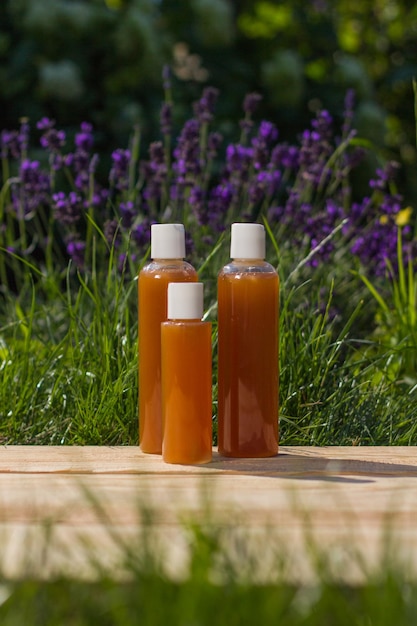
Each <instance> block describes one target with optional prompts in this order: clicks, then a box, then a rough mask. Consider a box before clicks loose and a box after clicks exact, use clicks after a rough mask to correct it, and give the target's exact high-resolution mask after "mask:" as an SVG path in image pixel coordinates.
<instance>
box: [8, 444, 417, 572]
mask: <svg viewBox="0 0 417 626" xmlns="http://www.w3.org/2000/svg"><path fill="white" fill-rule="evenodd" d="M416 478H417V454H416V448H414V447H369V448H368V447H323V448H313V447H282V448H281V449H280V452H279V454H278V456H276V457H272V458H269V459H259V460H258V459H256V460H251V459H226V458H223V457H221V456H219V455H218V453H217V450H213V461H212V462H211V463H209V464H207V465H201V466H182V465H168V464H165V463H164V462H163V461H162V459H161V457H159V456H156V455H146V454H143V453H142V452H141V451H140V450H139V448H137V447H122V446H120V447H94V446H86V447H78V446H75V447H72V446H71V447H65V446H62V447H60V446H51V447H49V446H45V447H42V446H40V447H37V446H7V447H2V448H0V566H1V567H2V569H3V572H4V573H5V574H6V575H7V576H9V577H21V576H27V575H36V576H53V575H55V574H58V573H62V572H64V573H67V574H69V575H75V576H87V577H91V576H94V575H96V574H97V565H100V566H102V567H106V568H110V569H111V571H112V573H118V575H121V576H123V575H125V573H126V572H125V569H124V566H123V563H122V561H123V558H124V556H125V549H126V548H133V547H134V549H135V551H140V550H141V549H142V547H143V533H144V532H145V531H146V532H147V536H148V535H149V534H151V535H152V541H153V542H155V545H156V546H157V547H155V550H158V551H159V552H160V554H161V559H162V561H163V563H164V567H165V568H166V571H167V573H168V574H169V575H171V576H174V577H175V576H177V577H181V576H184V575H185V574H186V572H187V562H188V557H189V551H190V542H191V543H192V531H190V528H192V526H191V524H192V523H196V522H198V523H199V524H200V525H204V527H206V528H207V529H209V530H210V529H211V530H210V532H213V529H216V532H217V533H218V535H219V537H220V540H221V542H222V545H223V549H224V552H225V553H226V552H227V553H228V554H229V553H230V554H229V558H230V559H235V561H236V564H237V565H236V567H237V569H238V571H239V572H241V573H242V575H244V574H245V571H246V569H245V567H249V565H248V564H249V563H250V568H251V573H252V574H253V573H255V574H256V576H258V577H259V579H260V580H267V579H270V578H271V576H276V567H277V563H278V562H280V563H281V562H282V561H283V562H285V568H284V569H285V577H286V578H290V579H293V578H295V579H297V580H300V579H301V580H307V581H310V580H311V579H313V578H314V577H315V576H317V566H316V565H315V561H316V560H317V558H318V557H320V558H322V559H324V560H325V561H326V563H327V567H329V568H330V570H331V572H332V573H333V575H335V576H338V577H341V578H343V579H345V580H347V581H349V582H357V581H359V580H361V579H363V577H364V575H365V574H366V572H367V570H372V571H374V570H377V569H378V567H379V565H380V563H381V561H382V559H384V558H387V559H389V560H390V562H391V563H392V565H396V564H397V562H398V563H399V565H400V566H401V567H402V568H403V569H404V571H406V572H407V574H408V575H410V576H414V575H416V574H417V480H416ZM150 530H151V533H149V531H150ZM190 533H191V534H190ZM148 539H149V537H148ZM243 540H244V543H245V545H246V552H245V551H243V552H244V554H243V555H242V550H241V549H240V548H239V546H242V541H243ZM239 542H240V543H239ZM239 550H240V552H239ZM249 553H250V555H251V557H250V558H249V557H248V554H249ZM322 567H323V566H322Z"/></svg>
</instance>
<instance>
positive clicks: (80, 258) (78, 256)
mask: <svg viewBox="0 0 417 626" xmlns="http://www.w3.org/2000/svg"><path fill="white" fill-rule="evenodd" d="M67 253H68V255H69V256H70V257H71V259H72V260H73V261H74V263H75V265H76V267H78V268H80V269H82V268H83V267H84V255H85V243H84V241H80V240H79V239H69V240H68V241H67Z"/></svg>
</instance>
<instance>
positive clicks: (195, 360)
mask: <svg viewBox="0 0 417 626" xmlns="http://www.w3.org/2000/svg"><path fill="white" fill-rule="evenodd" d="M202 316H203V283H171V284H170V285H168V321H167V322H164V323H163V324H162V325H161V348H162V351H161V354H162V416H163V443H162V458H163V460H164V461H165V462H166V463H184V464H188V463H190V464H194V463H208V462H209V461H211V458H212V365H211V357H212V350H211V323H210V322H204V321H202V320H201V318H202Z"/></svg>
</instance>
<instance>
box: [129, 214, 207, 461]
mask: <svg viewBox="0 0 417 626" xmlns="http://www.w3.org/2000/svg"><path fill="white" fill-rule="evenodd" d="M184 257H185V229H184V226H183V224H152V225H151V259H152V260H151V262H150V263H148V264H147V265H146V266H145V267H144V268H143V269H142V270H141V271H140V273H139V277H138V316H139V317H138V322H139V330H138V352H139V403H138V404H139V443H140V447H141V450H142V451H143V452H148V453H151V454H161V453H162V408H161V323H162V322H164V321H166V319H167V288H168V283H172V282H180V281H181V282H196V281H197V272H196V270H195V269H194V268H193V267H192V266H191V265H190V264H189V263H187V262H186V261H184Z"/></svg>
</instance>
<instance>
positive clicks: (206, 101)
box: [193, 87, 219, 124]
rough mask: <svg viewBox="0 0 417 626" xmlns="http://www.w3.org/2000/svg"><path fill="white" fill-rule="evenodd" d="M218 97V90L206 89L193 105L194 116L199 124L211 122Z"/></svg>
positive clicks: (213, 88)
mask: <svg viewBox="0 0 417 626" xmlns="http://www.w3.org/2000/svg"><path fill="white" fill-rule="evenodd" d="M218 96H219V90H218V89H216V88H215V87H206V88H205V89H204V91H203V95H202V96H201V98H200V100H198V102H195V103H194V105H193V109H194V115H195V116H196V118H197V120H198V121H199V122H200V123H201V124H208V123H209V122H211V121H212V119H213V113H214V108H215V106H216V102H217V99H218Z"/></svg>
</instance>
